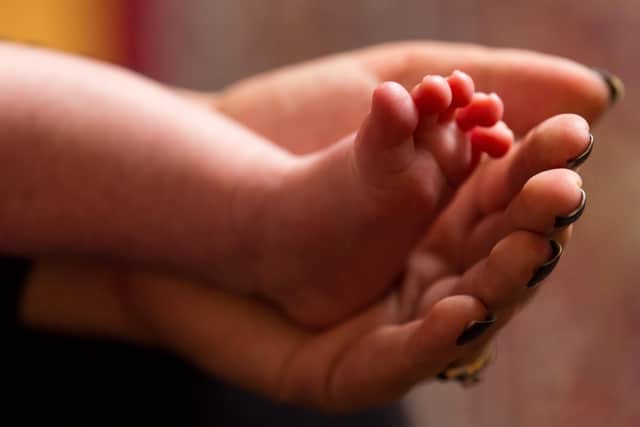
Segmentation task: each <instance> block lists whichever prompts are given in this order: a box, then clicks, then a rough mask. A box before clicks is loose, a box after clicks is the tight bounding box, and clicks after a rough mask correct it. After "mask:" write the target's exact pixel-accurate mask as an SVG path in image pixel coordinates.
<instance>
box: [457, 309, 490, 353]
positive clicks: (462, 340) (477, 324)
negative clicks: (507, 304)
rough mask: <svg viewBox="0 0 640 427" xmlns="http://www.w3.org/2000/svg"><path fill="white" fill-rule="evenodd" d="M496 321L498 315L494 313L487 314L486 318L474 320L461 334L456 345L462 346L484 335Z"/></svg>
mask: <svg viewBox="0 0 640 427" xmlns="http://www.w3.org/2000/svg"><path fill="white" fill-rule="evenodd" d="M494 323H496V316H494V315H493V314H487V317H486V318H485V319H484V320H474V321H472V322H471V323H469V325H468V326H467V328H466V329H465V330H464V331H463V332H462V334H460V336H459V337H458V339H457V340H456V345H458V346H461V345H465V344H468V343H470V342H471V341H473V340H474V339H476V338H478V337H479V336H480V335H482V334H483V333H484V332H485V331H486V330H487V329H489V328H490V327H491V325H493V324H494Z"/></svg>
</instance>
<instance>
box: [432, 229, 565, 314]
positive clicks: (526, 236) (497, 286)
mask: <svg viewBox="0 0 640 427" xmlns="http://www.w3.org/2000/svg"><path fill="white" fill-rule="evenodd" d="M558 255H559V252H558V248H557V247H556V246H555V243H552V242H551V241H550V239H549V238H548V237H545V236H542V235H539V234H536V233H532V232H528V231H516V232H513V233H511V234H509V235H508V236H507V237H505V238H504V239H502V240H501V241H500V242H498V243H497V244H496V245H495V246H494V247H493V249H492V250H491V252H490V253H489V255H488V256H487V257H486V258H485V259H483V260H481V261H479V262H477V263H476V264H475V265H474V266H473V267H471V268H470V269H469V270H467V271H466V272H465V273H464V274H463V275H462V276H461V277H460V278H459V279H458V280H455V281H443V282H441V283H439V284H437V285H436V286H433V287H431V288H429V289H428V290H427V291H426V292H425V294H424V295H423V297H422V300H421V303H420V312H421V313H425V312H428V310H430V308H431V306H432V305H433V304H435V302H436V301H438V300H439V299H440V298H442V296H443V295H447V294H460V295H473V296H474V297H475V298H478V299H479V300H480V301H482V303H483V304H484V305H485V306H486V307H487V309H488V310H489V311H490V312H491V313H492V314H494V315H496V316H497V318H498V321H500V320H502V315H503V313H504V312H506V311H509V310H512V309H513V308H514V307H515V306H517V305H518V304H520V303H522V302H523V301H524V300H525V299H526V298H527V297H528V296H529V294H530V293H531V288H533V287H534V286H536V285H538V284H539V283H540V282H541V281H542V280H543V279H544V278H545V277H546V276H547V275H548V274H549V273H550V272H551V270H553V267H555V265H556V263H557V261H558V259H557V256H558ZM550 261H551V264H548V263H549V262H550Z"/></svg>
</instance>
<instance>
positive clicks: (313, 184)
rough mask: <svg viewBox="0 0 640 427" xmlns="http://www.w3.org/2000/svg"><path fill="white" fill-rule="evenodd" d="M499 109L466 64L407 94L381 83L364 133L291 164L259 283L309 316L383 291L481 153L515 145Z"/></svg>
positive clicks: (274, 208)
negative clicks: (463, 69)
mask: <svg viewBox="0 0 640 427" xmlns="http://www.w3.org/2000/svg"><path fill="white" fill-rule="evenodd" d="M502 111H503V107H502V102H501V100H500V98H499V97H498V96H497V95H495V94H491V95H487V94H483V93H474V85H473V81H472V80H471V78H470V77H469V76H467V75H466V74H464V73H461V72H459V71H457V72H454V73H453V74H452V75H451V76H449V77H448V78H443V77H440V76H427V77H425V78H424V80H423V81H422V82H421V83H420V84H419V85H418V86H416V87H415V88H414V89H413V90H412V92H411V94H410V93H409V92H407V91H406V90H405V89H404V88H403V87H402V86H400V85H399V84H396V83H391V82H387V83H383V84H381V85H380V86H379V87H378V88H377V89H376V90H375V92H374V94H373V97H372V105H371V112H370V113H369V115H368V116H367V117H366V119H365V120H364V123H363V124H362V126H361V128H360V130H359V131H358V133H357V135H352V136H350V137H347V138H345V139H344V140H342V141H340V142H339V143H337V144H334V145H333V146H331V147H329V148H328V149H326V150H324V151H321V152H319V153H315V154H312V155H309V156H306V157H302V158H300V159H299V161H296V162H294V163H293V166H292V167H291V168H290V170H288V172H287V173H286V174H285V177H284V178H283V181H282V183H281V184H280V186H279V187H278V191H277V193H276V196H275V197H276V199H275V200H274V201H273V203H272V204H271V206H269V212H268V214H267V217H266V221H265V224H267V226H266V230H265V232H266V235H265V236H264V237H263V240H262V241H263V242H264V243H265V245H266V247H265V248H264V249H263V253H265V254H268V255H267V256H266V257H265V258H264V260H263V265H261V276H262V283H263V284H264V286H263V287H262V288H261V291H262V292H263V293H264V294H265V295H266V296H267V297H268V298H270V299H272V300H274V301H275V302H276V303H277V304H278V305H280V306H281V307H283V308H284V309H285V311H286V312H287V314H288V315H289V316H291V317H293V318H294V319H295V320H297V321H299V322H301V323H304V324H306V325H309V326H326V325H328V324H332V323H335V322H337V321H339V320H340V319H342V318H344V317H345V316H348V315H350V314H353V313H354V312H355V311H357V310H359V309H361V308H363V307H365V306H366V305H368V304H370V303H371V302H373V301H374V300H375V299H376V298H378V297H380V295H381V294H382V293H383V292H384V291H385V290H386V289H388V288H389V287H391V286H392V285H393V282H394V279H395V278H396V277H398V276H399V275H400V273H401V272H402V271H403V270H404V268H405V264H406V260H407V258H408V255H409V254H410V252H411V250H412V249H413V248H414V246H415V245H416V244H417V243H418V241H419V240H420V239H421V238H422V237H423V236H424V234H425V232H426V230H427V228H428V226H429V225H430V224H431V222H432V221H433V219H434V217H435V215H436V214H438V213H439V212H440V209H441V208H442V207H443V206H444V204H445V203H446V201H447V200H448V199H449V198H450V197H451V195H452V194H453V193H454V192H455V190H456V189H457V187H458V186H459V185H460V184H461V183H462V182H463V181H464V179H465V178H466V177H467V176H468V175H469V173H470V172H471V171H472V170H473V168H474V166H475V165H476V163H477V162H478V159H479V157H480V154H481V152H483V151H484V152H487V153H489V154H490V155H493V156H501V155H502V154H504V153H506V151H507V150H508V148H509V146H510V145H511V143H512V140H513V135H512V133H511V131H510V130H509V129H508V128H507V127H506V125H505V124H504V123H503V122H501V121H500V119H501V116H502Z"/></svg>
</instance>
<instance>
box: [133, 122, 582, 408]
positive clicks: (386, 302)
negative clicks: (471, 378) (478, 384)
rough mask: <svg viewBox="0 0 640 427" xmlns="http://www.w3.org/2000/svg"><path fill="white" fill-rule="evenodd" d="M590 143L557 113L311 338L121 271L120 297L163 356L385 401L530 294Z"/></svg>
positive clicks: (477, 343)
mask: <svg viewBox="0 0 640 427" xmlns="http://www.w3.org/2000/svg"><path fill="white" fill-rule="evenodd" d="M560 139H561V140H562V143H560ZM589 141H590V135H589V128H588V125H587V123H586V121H584V120H583V119H582V118H580V117H578V116H574V115H560V116H556V117H553V118H552V119H550V120H548V121H545V122H543V123H542V124H541V125H539V126H537V127H536V128H535V129H533V130H532V131H531V132H530V133H529V134H528V135H527V136H526V137H525V138H524V140H523V141H522V142H521V143H520V144H519V145H518V146H516V147H515V148H514V149H513V150H512V151H511V152H510V153H509V154H508V155H507V156H505V157H504V158H502V159H500V160H497V161H493V162H486V163H484V164H482V165H481V166H480V167H479V169H478V170H477V171H476V172H475V173H474V174H473V175H472V177H471V178H470V179H469V180H468V181H467V183H465V185H464V186H463V187H462V189H461V190H460V191H459V193H458V195H457V196H456V198H455V199H454V200H453V201H452V203H451V205H450V206H449V207H448V208H447V210H446V211H444V212H443V213H442V214H441V215H440V217H439V219H438V220H437V221H436V223H435V224H434V225H433V226H432V227H431V229H430V230H429V232H428V234H427V235H426V237H425V239H424V242H423V244H422V245H421V246H420V247H419V248H417V249H416V251H415V253H414V254H413V256H412V257H411V259H410V260H409V263H408V269H407V273H406V275H405V276H404V277H403V278H402V279H401V281H400V282H398V283H396V284H390V288H391V290H390V292H389V293H388V294H387V295H386V296H385V297H384V298H383V299H382V300H381V301H379V302H378V303H376V304H374V305H373V306H370V307H369V308H368V309H366V310H365V311H363V312H361V313H358V314H356V315H354V316H353V317H352V318H350V319H348V320H347V321H345V322H343V323H341V324H340V325H337V326H335V327H333V328H331V329H328V330H324V331H319V332H311V331H308V330H305V329H303V328H301V327H299V326H297V325H296V324H294V323H292V322H291V321H289V320H287V319H286V318H285V317H284V316H283V315H282V314H281V313H280V312H279V311H277V310H276V309H274V308H273V307H271V306H269V305H267V304H265V303H264V302H261V301H258V300H254V299H249V298H243V297H239V296H232V295H228V294H225V293H223V292H221V291H219V290H216V289H212V288H211V287H210V286H207V285H206V284H202V283H192V282H186V281H184V280H182V279H177V278H170V277H160V276H157V275H151V274H140V275H133V276H132V277H131V278H130V280H129V282H128V284H127V286H126V287H123V288H124V289H126V292H125V293H124V301H125V303H126V305H127V306H128V307H129V310H130V313H131V314H132V315H133V316H134V317H135V318H136V319H137V320H138V321H139V322H140V324H141V325H143V327H144V328H146V329H147V330H148V331H150V333H151V335H152V336H154V337H155V339H157V340H159V342H160V343H162V344H163V345H165V346H166V347H167V348H169V349H172V350H174V351H176V352H178V353H179V354H181V355H183V356H184V357H185V358H187V359H188V360H191V361H192V362H194V363H195V364H197V365H198V366H200V367H201V368H202V369H203V370H205V371H206V372H209V373H212V374H214V375H216V376H219V377H222V378H224V379H226V380H228V381H231V382H234V383H236V384H239V385H241V386H243V387H246V388H249V389H252V390H255V391H257V392H260V393H262V394H264V395H266V396H268V397H270V398H272V399H277V400H282V401H286V402H290V403H296V404H304V405H308V406H312V407H315V408H320V409H324V410H327V411H344V410H351V409H356V408H361V407H366V406H370V405H374V404H379V403H384V402H387V401H390V400H392V399H395V398H397V397H399V396H401V395H402V394H403V393H405V392H407V391H408V390H409V389H410V388H411V387H412V386H414V385H415V384H417V383H419V382H421V381H423V380H425V379H429V378H433V377H434V376H435V375H436V374H437V373H438V372H440V371H441V370H443V369H445V368H446V367H448V366H450V365H451V364H456V363H462V362H465V361H469V360H472V359H473V357H474V356H475V355H476V354H477V353H478V352H479V351H480V350H481V349H482V348H483V347H484V346H485V345H486V342H487V340H488V339H490V338H491V336H493V335H494V334H495V333H496V332H497V331H498V330H499V329H500V328H501V327H502V326H503V325H505V324H506V322H507V321H508V320H509V319H510V318H511V317H512V316H513V315H514V314H515V313H516V312H517V311H518V310H519V309H520V307H522V305H523V303H524V302H526V301H527V300H528V299H530V298H531V297H532V295H534V294H535V288H536V286H537V285H539V284H540V282H541V281H542V279H544V277H545V276H546V275H547V274H549V273H550V271H551V270H552V269H553V267H554V266H555V264H556V263H557V261H558V259H559V257H560V254H561V252H562V245H564V244H565V243H566V241H567V239H568V237H569V234H570V229H571V225H570V224H571V223H572V222H573V221H574V220H575V219H577V217H578V216H579V213H580V212H581V210H580V208H581V207H583V206H584V203H583V202H584V200H583V197H584V193H583V191H582V190H581V179H580V177H579V175H577V174H576V173H575V172H573V171H572V170H570V169H567V168H566V166H567V165H571V164H572V160H573V159H575V158H577V157H580V156H581V154H582V153H583V152H584V151H585V150H587V149H588V147H589ZM487 319H491V320H490V321H487ZM474 322H475V323H474Z"/></svg>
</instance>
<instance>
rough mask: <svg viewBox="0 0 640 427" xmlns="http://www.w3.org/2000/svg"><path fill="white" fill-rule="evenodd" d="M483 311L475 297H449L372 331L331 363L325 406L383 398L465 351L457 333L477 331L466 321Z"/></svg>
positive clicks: (479, 317)
mask: <svg viewBox="0 0 640 427" xmlns="http://www.w3.org/2000/svg"><path fill="white" fill-rule="evenodd" d="M486 314H487V313H486V309H485V308H484V306H483V305H482V304H480V303H479V302H478V301H477V300H476V299H474V298H472V297H469V296H453V297H448V298H445V299H443V300H441V301H438V302H437V303H436V304H434V305H433V307H431V310H430V311H429V312H428V313H427V314H426V315H425V316H424V317H423V318H420V319H419V320H416V321H413V322H410V323H406V324H402V325H390V326H384V327H380V328H377V329H375V330H373V331H372V332H371V333H369V334H367V335H365V336H364V337H363V338H361V339H360V340H359V341H358V342H356V343H355V345H352V346H351V347H350V348H349V349H348V351H347V352H346V353H344V355H343V356H342V357H341V359H340V360H338V361H337V363H336V364H335V366H334V368H333V372H332V375H331V377H330V378H329V382H328V385H327V393H328V396H329V402H330V403H329V406H330V407H332V408H336V409H338V410H346V409H353V408H357V407H364V406H371V405H376V404H380V403H384V402H388V401H391V400H393V399H397V398H398V397H400V396H401V395H402V394H404V393H406V392H407V391H409V390H410V389H411V388H412V387H413V386H414V385H416V384H417V383H419V382H421V381H424V380H425V379H429V378H433V377H435V376H436V375H437V374H438V373H439V372H440V371H442V370H443V369H445V368H446V367H447V366H448V365H449V364H450V363H451V362H452V361H453V360H455V359H457V358H459V357H460V356H461V355H463V354H464V353H465V351H466V347H465V344H466V343H463V342H461V341H460V337H461V336H465V337H469V338H468V339H469V340H470V339H471V338H475V335H479V332H480V331H479V329H478V327H477V326H470V325H472V324H473V322H474V321H478V320H480V321H482V320H484V319H485V318H486ZM475 325H478V324H475ZM482 328H483V330H484V329H485V326H483V327H482ZM472 335H474V336H472Z"/></svg>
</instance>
